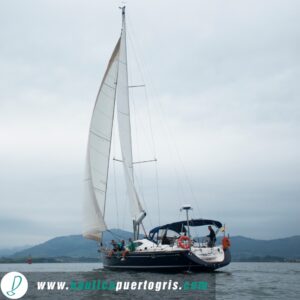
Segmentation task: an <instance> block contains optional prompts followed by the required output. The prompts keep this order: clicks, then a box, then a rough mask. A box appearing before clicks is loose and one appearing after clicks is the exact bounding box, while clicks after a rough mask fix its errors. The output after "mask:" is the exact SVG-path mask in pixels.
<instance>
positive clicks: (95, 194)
mask: <svg viewBox="0 0 300 300" xmlns="http://www.w3.org/2000/svg"><path fill="white" fill-rule="evenodd" d="M119 54H120V39H119V41H118V43H117V45H116V47H115V49H114V52H113V54H112V56H111V58H110V61H109V64H108V66H107V69H106V72H105V75H104V77H103V80H102V83H101V86H100V89H99V92H98V95H97V99H96V104H95V107H94V111H93V116H92V120H91V124H90V131H89V140H88V148H87V158H86V179H85V190H86V193H85V203H84V220H83V221H84V232H83V236H84V237H85V238H88V239H93V240H100V239H101V233H102V232H103V231H105V230H106V224H105V221H104V214H105V201H106V190H107V178H108V167H109V157H110V148H111V138H112V128H113V118H114V109H115V99H116V86H117V78H118V65H119V63H118V60H119Z"/></svg>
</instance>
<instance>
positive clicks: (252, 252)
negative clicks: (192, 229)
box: [0, 229, 300, 261]
mask: <svg viewBox="0 0 300 300" xmlns="http://www.w3.org/2000/svg"><path fill="white" fill-rule="evenodd" d="M130 237H132V233H131V232H129V231H125V230H120V229H112V230H110V231H108V232H105V234H104V239H103V243H104V244H107V245H108V244H109V242H110V241H111V240H112V239H115V240H117V241H118V240H119V239H125V240H128V239H129V238H130ZM230 239H231V245H232V246H231V253H232V258H233V260H236V261H243V260H251V259H253V258H254V257H255V258H256V259H257V260H259V261H260V260H262V259H263V258H264V257H265V258H266V257H267V258H268V259H272V257H273V258H276V259H277V260H286V259H292V260H294V259H296V260H299V259H300V250H299V249H300V235H298V236H291V237H287V238H280V239H272V240H257V239H253V238H248V237H244V236H233V237H231V238H230ZM98 247H99V246H98V244H97V242H95V241H91V240H86V239H84V238H83V237H82V236H81V235H68V236H59V237H55V238H52V239H50V240H48V241H46V242H43V243H41V244H38V245H35V246H33V247H29V248H27V249H23V250H20V251H16V252H15V253H13V254H10V255H3V254H1V249H0V256H2V257H5V258H11V259H20V258H26V257H29V256H31V257H32V258H57V257H69V258H74V259H77V260H78V259H79V258H86V259H97V258H98V259H99V257H100V255H99V253H98V251H97V249H98Z"/></svg>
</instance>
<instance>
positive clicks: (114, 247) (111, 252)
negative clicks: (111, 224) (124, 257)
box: [108, 240, 118, 256]
mask: <svg viewBox="0 0 300 300" xmlns="http://www.w3.org/2000/svg"><path fill="white" fill-rule="evenodd" d="M111 245H112V247H113V248H112V249H111V250H110V251H109V253H108V256H112V255H113V253H114V252H117V251H118V244H117V243H116V242H115V240H111Z"/></svg>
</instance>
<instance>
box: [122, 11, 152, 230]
mask: <svg viewBox="0 0 300 300" xmlns="http://www.w3.org/2000/svg"><path fill="white" fill-rule="evenodd" d="M117 111H118V124H119V135H120V144H121V152H122V159H123V166H124V175H125V179H126V185H127V191H128V197H129V201H130V210H131V216H132V219H133V223H134V224H135V223H137V224H138V223H140V222H141V221H142V219H143V218H144V216H145V215H146V214H145V212H144V210H143V208H142V205H141V203H140V200H139V197H138V194H137V192H136V188H135V186H134V177H133V164H132V141H131V125H130V107H129V90H128V69H127V50H126V24H125V7H123V8H122V34H121V44H120V56H119V71H118V84H117Z"/></svg>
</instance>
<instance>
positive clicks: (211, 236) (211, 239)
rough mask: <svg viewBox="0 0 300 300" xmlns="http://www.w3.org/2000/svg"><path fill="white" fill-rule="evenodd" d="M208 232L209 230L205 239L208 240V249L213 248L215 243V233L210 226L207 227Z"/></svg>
mask: <svg viewBox="0 0 300 300" xmlns="http://www.w3.org/2000/svg"><path fill="white" fill-rule="evenodd" d="M208 230H209V235H207V237H208V238H209V241H208V247H213V246H214V245H215V242H216V233H215V232H214V230H213V229H212V227H211V226H208Z"/></svg>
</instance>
